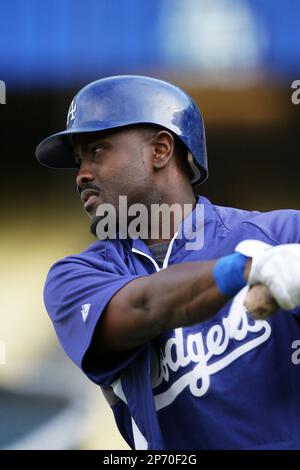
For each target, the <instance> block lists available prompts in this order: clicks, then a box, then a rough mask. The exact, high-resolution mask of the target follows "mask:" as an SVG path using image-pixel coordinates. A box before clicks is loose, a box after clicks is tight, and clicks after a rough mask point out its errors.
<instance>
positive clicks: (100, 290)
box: [36, 76, 300, 450]
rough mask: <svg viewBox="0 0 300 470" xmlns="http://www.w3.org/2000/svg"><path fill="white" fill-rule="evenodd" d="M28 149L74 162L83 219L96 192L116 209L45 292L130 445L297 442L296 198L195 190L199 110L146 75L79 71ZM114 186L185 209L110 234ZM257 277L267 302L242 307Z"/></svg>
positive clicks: (101, 202) (49, 162)
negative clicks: (52, 121)
mask: <svg viewBox="0 0 300 470" xmlns="http://www.w3.org/2000/svg"><path fill="white" fill-rule="evenodd" d="M36 155H37V159H38V160H39V162H41V163H42V164H44V165H46V166H49V167H54V168H77V169H78V170H77V176H76V185H77V189H78V193H79V195H80V198H81V201H82V203H83V206H84V209H85V211H86V212H87V214H88V216H89V217H90V219H91V229H92V231H93V233H94V234H96V235H99V232H98V229H99V226H100V225H101V223H102V222H103V220H104V218H105V215H104V214H103V212H101V208H103V206H107V205H110V207H112V208H113V209H115V217H116V230H115V235H116V236H112V235H111V236H109V237H107V238H105V237H103V238H102V239H97V241H96V242H95V243H93V244H92V245H91V246H89V247H88V248H87V249H86V250H85V251H83V252H82V253H80V254H77V255H73V256H68V257H66V258H64V259H62V260H60V261H58V262H57V263H55V264H54V265H53V266H52V268H51V269H50V272H49V274H48V277H47V280H46V285H45V292H44V299H45V305H46V308H47V311H48V313H49V315H50V317H51V319H52V321H53V325H54V328H55V330H56V333H57V336H58V338H59V340H60V343H61V344H62V346H63V348H64V350H65V352H66V353H67V354H68V356H69V357H70V358H71V359H72V361H74V363H75V364H77V365H78V367H79V368H80V369H82V371H83V372H84V373H85V374H86V375H87V376H88V377H89V378H90V379H91V380H92V381H93V382H94V383H95V384H97V385H98V386H101V388H102V390H103V391H104V394H105V396H106V398H107V399H108V401H109V403H110V405H111V407H112V410H113V413H114V416H115V420H116V423H117V426H118V428H119V431H120V432H121V433H122V435H123V437H124V438H125V440H126V441H127V442H128V444H129V445H130V447H131V448H133V449H159V450H162V449H299V448H300V400H299V395H300V371H299V370H298V368H299V367H300V366H298V365H297V364H298V363H299V362H300V360H298V359H299V356H300V354H298V352H299V351H298V349H299V346H298V345H299V344H300V341H299V340H300V309H299V305H300V245H299V244H298V243H299V239H300V214H299V212H298V211H293V210H278V211H274V212H268V213H260V212H257V211H251V212H250V211H245V210H240V209H234V208H230V207H220V206H216V205H213V204H212V203H211V202H210V201H209V200H208V199H206V198H205V197H204V196H197V195H196V194H195V191H194V186H195V185H196V184H197V185H198V184H199V183H201V182H203V181H204V180H205V179H206V178H207V175H208V171H207V157H206V144H205V132H204V125H203V120H202V117H201V114H200V111H199V109H198V108H197V106H196V104H195V103H194V102H193V100H192V99H191V97H190V96H188V95H187V94H186V93H185V92H184V91H183V90H181V89H179V88H177V87H176V86H173V85H171V84H169V83H167V82H164V81H161V80H157V79H153V78H149V77H142V76H117V77H108V78H104V79H101V80H97V81H95V82H93V83H91V84H89V85H87V86H86V87H84V88H83V89H82V90H81V91H79V93H78V94H77V95H76V96H75V98H74V99H73V101H72V103H71V106H70V108H69V112H68V116H67V129H66V130H64V131H62V132H59V133H57V134H54V135H52V136H50V137H48V138H46V139H45V140H44V141H42V142H41V143H40V144H39V146H38V147H37V150H36ZM120 196H123V197H126V201H127V204H128V208H130V207H131V208H132V207H133V206H134V205H135V204H143V205H144V206H145V207H146V209H147V210H148V211H150V210H151V208H152V207H153V206H155V205H156V206H157V205H161V204H165V205H167V206H168V207H170V206H172V205H173V204H176V205H177V207H180V208H183V207H185V206H188V207H190V210H189V211H187V213H186V214H185V215H184V216H182V217H181V219H180V218H179V220H177V225H176V224H175V225H174V227H175V228H174V229H172V230H171V231H170V234H169V235H168V236H166V235H162V234H161V233H160V232H159V233H160V235H159V236H158V237H156V238H155V237H152V238H151V236H149V233H150V229H151V225H152V219H151V218H150V219H149V223H148V225H147V227H146V230H144V232H143V235H139V236H132V235H130V234H128V233H127V234H126V236H121V235H122V234H123V231H122V230H123V229H122V230H121V228H120V227H121V222H122V223H123V219H124V215H125V214H124V210H123V209H120ZM182 214H184V212H182ZM129 215H130V214H129ZM131 221H132V213H131V218H130V217H129V218H128V225H127V228H128V226H129V223H130V222H131ZM163 222H164V221H163V220H160V222H159V229H160V228H161V226H160V224H163ZM123 225H124V223H123ZM195 240H196V242H197V243H196V242H195V243H194V244H193V241H195ZM191 244H192V245H193V246H192V247H191ZM257 285H258V286H260V285H263V286H267V288H268V291H267V292H268V293H269V294H271V295H272V299H273V300H272V302H273V304H272V305H273V308H272V309H270V310H276V312H275V314H274V315H272V316H267V315H265V311H264V316H261V318H260V319H258V320H257V319H256V317H257V315H259V312H262V310H259V308H258V309H257V310H256V313H257V315H256V317H253V316H252V315H251V314H250V313H249V312H248V311H247V309H246V308H245V305H244V302H245V300H246V299H247V295H250V293H251V292H254V289H256V286H257ZM252 286H254V287H252ZM99 428H100V425H99Z"/></svg>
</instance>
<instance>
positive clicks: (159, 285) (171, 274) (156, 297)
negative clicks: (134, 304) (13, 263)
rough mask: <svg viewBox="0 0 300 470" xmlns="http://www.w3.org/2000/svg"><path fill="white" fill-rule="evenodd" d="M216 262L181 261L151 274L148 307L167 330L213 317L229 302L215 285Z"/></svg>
mask: <svg viewBox="0 0 300 470" xmlns="http://www.w3.org/2000/svg"><path fill="white" fill-rule="evenodd" d="M215 263H216V261H206V262H193V263H182V264H177V265H174V266H170V267H169V268H167V269H164V270H162V271H160V272H159V273H156V274H153V275H151V276H149V277H148V279H147V280H148V282H147V284H146V286H145V308H146V309H147V310H148V312H149V315H152V316H153V322H156V321H157V322H158V323H159V324H160V326H161V328H162V330H168V329H172V328H178V327H182V326H188V325H192V324H195V323H197V322H201V321H205V320H207V319H208V318H210V317H211V316H213V315H214V314H215V313H216V312H217V311H218V310H219V309H220V308H221V307H222V306H223V305H224V304H225V303H226V302H227V301H228V297H225V296H224V295H222V293H221V292H220V291H219V289H218V288H217V287H216V284H215V280H214V276H213V269H214V266H215Z"/></svg>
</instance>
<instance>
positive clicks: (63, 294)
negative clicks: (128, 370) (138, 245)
mask: <svg viewBox="0 0 300 470" xmlns="http://www.w3.org/2000/svg"><path fill="white" fill-rule="evenodd" d="M138 277H141V276H138V275H132V274H130V273H123V274H122V273H120V272H119V271H118V270H116V268H115V266H114V265H113V264H112V263H108V262H106V261H102V260H100V261H97V262H96V263H95V262H94V261H91V262H90V260H88V259H80V257H69V258H65V259H63V260H61V261H59V262H57V263H55V264H54V265H53V267H52V268H51V269H50V271H49V274H48V277H47V280H46V284H45V289H44V302H45V306H46V309H47V311H48V314H49V316H50V318H51V320H52V322H53V325H54V328H55V331H56V334H57V336H58V338H59V341H60V343H61V345H62V347H63V349H64V351H65V352H66V354H67V355H68V356H69V357H70V358H71V359H72V361H73V362H74V363H75V364H76V365H77V366H78V367H80V368H81V369H82V370H83V372H84V373H85V374H86V375H87V376H88V377H89V378H90V379H91V380H92V381H94V382H96V383H97V384H99V385H109V384H110V383H112V382H113V381H114V380H115V379H116V378H117V377H118V374H119V373H120V371H122V369H123V368H124V367H125V366H126V365H127V364H128V363H130V362H131V361H132V360H133V358H134V357H135V356H136V354H138V352H139V351H140V349H141V348H139V349H137V350H135V351H132V352H129V353H128V354H124V355H122V357H121V358H120V359H118V361H114V364H113V366H111V367H108V365H107V362H106V363H105V364H104V363H103V364H101V361H99V362H96V359H95V361H93V363H91V364H89V363H88V362H87V361H85V360H84V359H85V356H86V353H87V351H88V349H89V346H90V345H91V341H92V337H93V333H94V331H95V328H96V325H97V323H98V321H99V319H100V318H101V315H102V313H103V311H104V310H105V307H106V306H107V305H108V303H109V302H110V300H111V299H112V297H113V296H114V295H115V294H116V293H117V292H118V291H119V290H120V289H122V287H124V286H125V285H126V284H128V283H129V282H131V281H133V280H134V279H136V278H138Z"/></svg>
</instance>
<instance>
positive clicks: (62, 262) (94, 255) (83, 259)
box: [49, 240, 124, 272]
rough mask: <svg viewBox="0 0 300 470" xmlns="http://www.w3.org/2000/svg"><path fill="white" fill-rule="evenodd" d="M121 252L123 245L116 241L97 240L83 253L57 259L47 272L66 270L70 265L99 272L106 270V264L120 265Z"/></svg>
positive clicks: (121, 259) (121, 260) (122, 257)
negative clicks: (94, 269)
mask: <svg viewBox="0 0 300 470" xmlns="http://www.w3.org/2000/svg"><path fill="white" fill-rule="evenodd" d="M123 251H124V244H122V243H120V242H118V240H97V241H96V242H94V243H92V244H91V245H89V246H88V247H87V248H85V249H84V250H83V251H81V252H79V253H76V254H71V255H67V256H65V257H63V258H61V259H59V260H58V261H56V262H55V263H54V264H53V265H52V266H51V268H50V271H49V272H52V271H53V270H57V269H59V270H61V269H68V267H70V266H71V265H73V266H79V267H80V266H83V267H84V266H86V267H92V268H96V269H101V270H102V269H107V266H108V264H111V265H119V264H122V262H123V259H124V254H123ZM122 255H123V256H122Z"/></svg>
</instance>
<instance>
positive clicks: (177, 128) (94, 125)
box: [36, 75, 208, 185]
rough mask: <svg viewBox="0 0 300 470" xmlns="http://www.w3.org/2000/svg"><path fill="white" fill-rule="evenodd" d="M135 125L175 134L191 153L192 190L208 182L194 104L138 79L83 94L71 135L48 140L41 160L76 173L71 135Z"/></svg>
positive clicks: (117, 80)
mask: <svg viewBox="0 0 300 470" xmlns="http://www.w3.org/2000/svg"><path fill="white" fill-rule="evenodd" d="M135 124H154V125H157V126H161V127H163V128H165V129H167V130H169V131H171V132H173V133H174V134H175V135H176V136H177V137H178V138H179V139H180V140H181V141H182V142H183V143H184V144H185V145H186V147H187V150H188V152H187V158H188V161H189V164H190V167H191V169H192V173H193V177H192V184H194V185H195V184H199V183H201V182H203V181H204V180H205V179H206V178H207V176H208V171H207V155H206V143H205V131H204V124H203V119H202V116H201V113H200V111H199V109H198V107H197V106H196V104H195V102H194V101H193V100H192V98H191V97H190V96H189V95H187V94H186V93H185V92H184V91H183V90H181V89H180V88H178V87H176V86H174V85H172V84H170V83H168V82H164V81H162V80H157V79H155V78H150V77H142V76H138V75H120V76H115V77H107V78H103V79H101V80H97V81H95V82H92V83H90V84H89V85H87V86H85V87H84V88H82V90H80V91H79V92H78V93H77V95H76V96H75V97H74V99H73V101H72V102H71V105H70V108H69V111H68V116H67V129H66V130H64V131H62V132H58V133H57V134H54V135H51V136H50V137H47V138H46V139H45V140H43V141H42V142H41V143H40V144H39V145H38V147H37V149H36V157H37V159H38V161H39V162H40V163H42V164H43V165H46V166H49V167H51V168H76V163H75V160H74V157H73V151H72V147H71V143H70V139H68V137H69V136H70V135H74V134H80V133H84V132H98V131H104V130H108V129H116V128H119V127H124V126H129V125H135Z"/></svg>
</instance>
